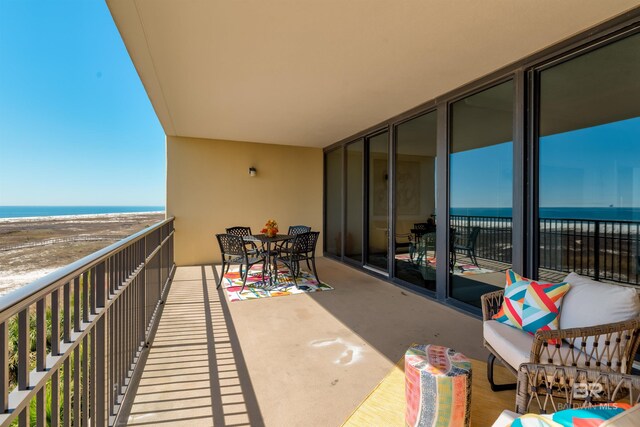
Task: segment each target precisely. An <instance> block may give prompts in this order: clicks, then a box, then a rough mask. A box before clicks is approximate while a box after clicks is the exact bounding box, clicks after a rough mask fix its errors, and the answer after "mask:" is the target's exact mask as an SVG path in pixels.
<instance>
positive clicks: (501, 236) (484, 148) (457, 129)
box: [449, 81, 521, 307]
mask: <svg viewBox="0 0 640 427" xmlns="http://www.w3.org/2000/svg"><path fill="white" fill-rule="evenodd" d="M451 115H452V118H451V119H452V127H451V154H450V157H449V164H450V170H449V173H450V190H449V191H450V193H449V196H450V210H449V213H450V226H451V229H452V230H451V234H450V236H451V237H450V240H451V243H450V262H449V271H450V286H451V296H452V297H453V298H455V299H457V300H459V301H463V302H465V303H468V304H471V305H475V306H477V307H480V296H481V295H482V294H484V293H487V292H491V291H493V290H496V289H498V288H497V287H504V283H505V275H504V271H505V270H506V269H508V268H510V267H511V251H512V246H511V228H512V226H511V218H512V213H511V207H512V193H513V143H512V138H513V137H512V134H513V82H511V81H508V82H505V83H502V84H500V85H498V86H494V87H492V88H490V89H487V90H485V91H483V92H480V93H477V94H475V95H472V96H469V97H467V98H464V99H462V100H460V101H457V102H456V103H454V104H453V106H452V109H451ZM520 273H521V272H520Z"/></svg>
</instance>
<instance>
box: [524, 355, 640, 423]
mask: <svg viewBox="0 0 640 427" xmlns="http://www.w3.org/2000/svg"><path fill="white" fill-rule="evenodd" d="M613 402H618V403H629V404H630V405H632V406H633V405H635V404H638V403H640V376H637V375H628V374H620V373H614V372H602V371H600V370H597V369H581V368H576V367H569V366H556V365H544V364H539V363H523V364H522V365H520V369H519V371H518V391H517V394H516V407H515V411H516V412H517V413H519V414H525V413H528V412H538V413H552V412H557V411H559V410H562V409H567V408H577V407H587V406H590V405H595V404H606V403H613Z"/></svg>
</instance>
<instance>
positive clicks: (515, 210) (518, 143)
mask: <svg viewBox="0 0 640 427" xmlns="http://www.w3.org/2000/svg"><path fill="white" fill-rule="evenodd" d="M508 81H513V117H512V147H513V154H512V156H513V178H512V180H513V184H512V202H511V203H512V206H511V227H512V231H511V233H512V234H511V250H512V253H511V268H512V269H513V270H514V271H516V272H518V273H520V274H524V275H526V274H528V273H529V271H528V270H526V269H525V247H527V246H526V245H527V242H526V239H525V237H526V233H525V230H526V228H527V221H526V219H525V212H527V205H528V202H529V194H530V191H529V183H528V171H529V167H528V164H527V160H528V159H527V155H526V154H528V147H527V144H526V134H525V132H524V129H523V126H522V124H523V123H526V119H527V118H528V117H527V108H526V95H527V93H526V92H527V84H528V79H527V75H526V73H525V71H524V69H523V68H521V69H519V70H517V71H515V72H513V73H507V74H505V75H503V76H501V77H499V78H496V79H493V80H491V81H489V82H486V83H484V84H482V85H480V86H476V87H474V90H472V91H466V92H463V93H461V94H460V95H459V96H456V97H454V98H451V99H448V100H447V101H446V103H443V105H442V110H444V111H442V112H441V111H440V108H439V110H438V112H439V113H440V114H441V116H440V117H439V118H438V130H439V131H440V130H441V127H442V132H439V133H438V156H440V155H441V154H440V153H441V152H443V154H442V156H443V157H444V158H443V159H442V162H438V166H439V167H440V165H442V166H443V169H444V170H443V171H441V172H438V179H442V180H443V181H441V182H443V183H446V184H441V185H438V191H439V192H441V193H445V194H438V196H437V197H438V209H437V214H438V215H439V216H441V217H442V218H446V221H445V223H446V227H442V228H444V229H442V228H440V227H439V228H440V230H439V234H438V235H437V245H438V246H437V247H438V251H446V252H444V253H447V254H449V247H450V242H449V240H450V236H449V233H448V232H447V231H448V230H449V228H450V227H451V221H450V216H449V215H450V202H451V200H450V194H449V192H450V173H451V169H450V168H451V164H450V155H451V135H452V128H453V120H452V117H453V114H452V110H453V104H454V103H456V102H458V101H460V100H463V99H465V98H468V97H470V96H473V95H476V94H478V93H480V92H483V91H485V90H488V89H491V88H493V87H495V86H498V85H500V84H502V83H505V82H508ZM440 119H442V120H440ZM441 122H443V123H441ZM443 205H444V206H443ZM441 253H443V252H441ZM436 275H437V296H438V299H439V300H445V301H446V302H447V304H450V305H452V306H454V307H458V308H461V309H463V310H464V311H466V312H470V313H474V314H477V315H481V314H482V311H481V310H480V309H479V308H477V307H475V306H472V305H470V304H467V303H465V302H462V301H458V300H457V299H454V298H453V297H452V296H451V293H452V290H451V286H452V283H451V277H450V274H449V267H448V263H447V265H446V266H442V264H441V268H438V269H437V271H436Z"/></svg>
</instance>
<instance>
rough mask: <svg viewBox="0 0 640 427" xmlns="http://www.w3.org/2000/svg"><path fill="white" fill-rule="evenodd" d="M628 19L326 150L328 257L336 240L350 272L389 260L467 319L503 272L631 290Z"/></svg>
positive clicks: (638, 202) (634, 172)
mask: <svg viewBox="0 0 640 427" xmlns="http://www.w3.org/2000/svg"><path fill="white" fill-rule="evenodd" d="M633 16H636V15H633ZM633 19H634V21H633V22H628V23H627V24H625V25H627V26H626V27H625V28H624V29H619V28H621V27H620V25H619V23H618V24H615V26H616V28H618V29H615V30H612V31H616V32H617V33H615V34H614V33H610V34H606V33H605V32H604V31H603V32H602V33H600V34H598V38H597V39H596V38H594V33H590V34H589V35H588V36H585V38H586V39H588V40H589V41H588V42H586V43H585V44H584V45H583V46H578V44H577V43H575V44H572V45H571V46H570V47H567V45H564V46H562V47H560V48H554V49H553V50H552V49H549V50H548V51H546V52H544V53H543V54H542V55H540V56H538V54H537V55H536V57H535V58H533V59H525V60H524V61H523V62H521V63H519V64H514V65H513V66H512V68H511V74H510V75H507V74H506V72H505V71H504V70H503V71H500V72H499V73H500V74H498V73H496V74H495V76H494V77H495V80H494V82H495V83H493V84H492V85H491V84H486V85H484V86H483V87H482V88H479V87H478V88H476V89H475V90H470V91H469V92H468V93H467V94H465V95H461V94H460V93H459V92H458V91H455V92H452V93H450V94H449V95H444V96H442V97H440V98H438V99H437V100H432V102H431V103H429V104H428V107H424V109H422V110H419V109H418V108H417V109H415V110H413V111H411V112H407V113H406V115H403V116H401V117H400V118H399V119H398V120H396V119H390V120H389V121H388V122H387V123H385V124H384V126H385V128H384V129H383V128H382V126H383V125H380V127H379V128H378V130H376V131H374V132H371V133H368V134H367V135H366V136H364V137H362V138H360V139H356V140H354V139H352V140H350V142H348V143H345V144H343V146H342V149H341V150H340V149H339V150H337V151H333V152H329V153H328V154H327V156H326V171H327V173H328V174H329V173H331V174H333V176H331V177H327V178H326V185H327V196H326V197H327V198H326V205H327V206H326V209H327V211H326V214H325V215H326V224H327V229H326V233H327V243H326V250H327V252H328V253H330V254H333V255H338V256H339V255H340V252H339V251H340V247H342V250H343V254H342V257H343V259H349V260H350V261H353V262H355V263H357V264H358V265H359V266H364V267H367V268H370V267H373V269H375V270H377V271H378V272H386V271H387V270H388V269H389V267H392V269H391V271H389V274H390V275H392V277H393V278H394V279H398V282H400V283H403V284H407V283H409V284H411V285H413V286H412V287H413V288H415V287H420V288H423V289H427V290H431V291H434V290H435V291H437V292H436V295H437V297H438V298H439V299H442V300H444V299H445V298H448V297H451V298H453V299H455V300H457V301H459V302H462V303H463V306H464V307H466V308H468V309H470V310H471V311H473V312H475V313H478V312H479V310H477V309H475V308H473V307H480V297H481V296H482V295H483V294H485V293H487V292H490V291H493V290H496V289H500V288H503V287H504V284H505V274H504V273H505V271H506V270H507V269H510V268H512V266H516V267H515V268H517V273H519V274H523V275H530V276H532V278H537V279H541V280H547V281H554V282H557V281H561V280H562V279H564V277H566V275H567V273H568V272H571V271H575V272H577V273H579V274H582V275H585V276H590V277H592V278H595V279H596V280H600V281H608V282H617V283H624V284H629V285H634V286H640V101H639V100H640V78H638V76H640V21H638V18H637V17H635V18H633ZM613 25H614V24H612V26H613ZM632 26H635V28H633V27H632ZM612 28H613V27H612ZM623 32H624V33H625V34H624V35H623ZM607 38H609V39H607ZM572 43H573V42H572ZM538 58H544V59H540V60H539V59H538ZM526 61H529V62H526ZM483 81H485V82H486V81H488V80H486V79H483ZM483 84H485V83H483ZM434 108H437V110H435V111H433V109H434ZM515 108H517V114H516V111H515V110H514V109H515ZM387 129H393V132H394V133H393V135H392V136H393V138H392V139H391V141H392V142H393V143H392V144H390V143H389V142H390V139H389V133H388V132H387V131H386V130H387ZM514 130H515V131H517V132H516V133H515V134H514ZM445 137H446V139H447V141H446V143H448V147H447V146H446V144H445V140H444V139H445ZM514 138H515V141H514ZM390 147H393V150H394V151H393V152H389V149H390ZM447 148H448V150H447ZM437 151H440V156H441V157H440V158H439V159H438V157H437ZM445 152H446V153H447V158H443V156H444V153H445ZM344 165H346V169H344V171H346V172H345V175H344V176H341V172H342V169H341V168H342V167H343V166H344ZM436 166H438V167H436ZM514 177H515V179H514ZM391 179H393V180H391ZM390 184H393V185H390ZM340 185H342V188H341V189H340V188H338V187H340ZM340 190H341V191H340ZM436 196H437V197H436ZM447 196H448V197H447ZM341 197H344V199H343V200H344V202H343V203H344V204H345V205H346V206H345V205H341V204H340V200H341ZM390 200H391V201H392V204H390V203H389V201H390ZM436 200H439V201H441V202H440V203H441V204H445V203H446V204H447V206H446V207H445V206H442V205H440V206H436ZM514 207H515V208H516V209H514ZM343 208H344V210H342V209H343ZM344 211H346V218H342V216H341V213H344ZM514 213H515V216H514ZM341 220H342V221H341ZM390 221H393V223H391V222H390ZM391 224H392V225H393V227H390V225H391ZM340 227H342V229H340ZM391 230H393V235H392V234H391ZM514 231H515V232H514ZM436 236H438V237H439V238H440V241H439V242H436V240H437V239H436ZM446 236H448V239H447V240H448V241H449V244H448V245H445V244H444V242H443V240H444V237H446ZM445 246H446V248H445ZM440 251H442V252H443V253H440ZM436 252H437V253H436ZM436 271H437V272H438V274H436ZM443 273H446V274H443ZM437 278H441V279H443V280H437ZM445 278H447V279H448V280H444V279H445ZM470 306H471V307H470Z"/></svg>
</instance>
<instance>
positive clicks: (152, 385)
mask: <svg viewBox="0 0 640 427" xmlns="http://www.w3.org/2000/svg"><path fill="white" fill-rule="evenodd" d="M318 273H319V276H320V278H321V279H322V280H323V281H324V282H326V283H328V284H330V285H331V286H332V287H334V288H335V289H334V290H332V291H326V292H317V293H310V294H303V295H292V296H286V297H276V298H266V299H261V300H252V301H240V302H234V303H228V302H227V300H226V299H225V295H224V292H223V291H222V289H220V290H217V289H216V282H215V279H214V271H213V267H212V266H203V267H201V266H198V267H180V268H178V270H177V272H176V275H175V278H174V281H173V284H172V285H171V289H170V291H169V295H168V298H167V302H166V304H165V307H164V311H163V314H162V317H161V319H160V323H159V326H158V330H157V334H156V336H155V340H154V342H153V344H152V347H151V349H150V351H149V353H148V357H147V360H146V365H145V366H144V371H143V372H142V374H141V377H140V378H139V379H138V380H136V381H134V383H133V389H132V390H131V393H132V394H133V396H134V397H133V398H131V399H129V402H132V403H131V404H130V405H129V407H127V408H125V411H127V412H125V417H123V420H125V421H126V422H127V423H128V425H161V424H164V425H190V426H201V425H202V426H205V425H215V426H241V425H252V426H260V425H267V426H302V425H304V426H339V425H341V424H342V423H343V422H344V421H345V420H346V419H347V418H348V417H349V415H350V414H351V413H352V412H353V411H354V409H355V408H357V406H358V405H359V404H360V403H361V402H362V401H363V399H365V398H366V397H367V395H368V394H369V393H370V392H371V391H372V390H373V389H374V387H375V386H376V385H377V384H378V383H379V382H380V381H381V380H382V379H383V378H384V377H385V375H386V374H387V373H388V372H389V371H390V370H391V368H393V366H394V365H395V363H396V362H397V361H398V360H399V359H400V358H401V357H402V356H403V355H404V352H405V350H406V349H407V347H408V346H409V345H410V344H411V343H413V342H418V343H434V344H441V345H446V346H449V347H452V348H455V349H456V350H458V351H461V352H462V353H464V354H466V355H468V356H469V357H472V358H475V359H480V360H485V356H486V351H485V350H484V349H483V347H482V325H481V322H480V320H478V319H474V318H472V317H470V316H467V315H465V314H461V313H460V312H458V311H456V310H454V309H452V308H449V307H445V306H443V305H441V304H438V303H436V302H433V301H430V300H428V299H426V298H424V297H422V296H419V295H415V294H413V293H411V292H409V291H407V290H403V289H401V288H399V287H397V286H394V285H392V284H389V283H386V282H384V281H382V280H379V279H376V278H374V277H372V276H370V275H368V274H365V273H362V272H359V271H356V270H354V269H352V268H349V267H347V266H345V265H343V264H341V263H338V262H335V261H332V260H329V259H324V258H319V259H318ZM484 376H485V372H474V382H475V381H476V380H475V378H478V377H484ZM486 392H487V393H491V391H490V390H488V389H487V390H486ZM500 395H502V397H501V399H503V401H504V402H505V403H504V405H503V407H496V408H493V410H494V411H495V417H493V413H492V414H491V415H490V416H489V418H491V417H493V418H492V419H495V418H496V417H497V415H498V414H499V413H500V412H501V410H502V409H512V407H513V405H514V403H515V395H514V393H513V392H502V393H500ZM472 399H482V396H476V395H474V396H473V397H472ZM127 415H128V416H127ZM472 417H473V413H472ZM472 420H473V418H472ZM485 423H488V421H484V422H482V423H480V422H474V424H473V425H474V426H476V425H478V426H481V425H490V423H488V424H485Z"/></svg>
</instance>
